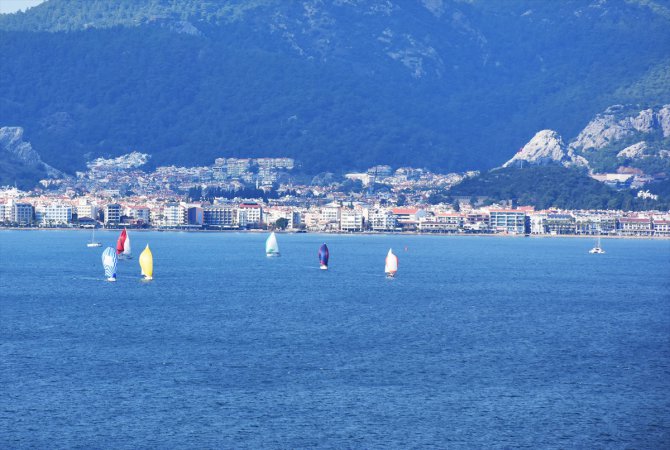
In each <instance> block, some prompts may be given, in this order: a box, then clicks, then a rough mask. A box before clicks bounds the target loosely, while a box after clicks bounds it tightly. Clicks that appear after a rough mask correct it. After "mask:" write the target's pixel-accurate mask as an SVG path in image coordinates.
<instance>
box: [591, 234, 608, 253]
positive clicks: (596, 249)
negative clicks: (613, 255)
mask: <svg viewBox="0 0 670 450" xmlns="http://www.w3.org/2000/svg"><path fill="white" fill-rule="evenodd" d="M589 253H592V254H603V253H605V250H603V248H602V247H601V246H600V236H598V243H597V244H596V246H595V247H593V248H592V249H591V250H589Z"/></svg>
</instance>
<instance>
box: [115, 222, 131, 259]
mask: <svg viewBox="0 0 670 450" xmlns="http://www.w3.org/2000/svg"><path fill="white" fill-rule="evenodd" d="M116 254H117V255H118V256H120V257H123V258H125V259H130V258H132V257H133V255H132V253H131V249H130V236H129V235H128V231H127V230H126V229H125V228H124V229H123V231H121V234H120V235H119V239H118V240H117V241H116Z"/></svg>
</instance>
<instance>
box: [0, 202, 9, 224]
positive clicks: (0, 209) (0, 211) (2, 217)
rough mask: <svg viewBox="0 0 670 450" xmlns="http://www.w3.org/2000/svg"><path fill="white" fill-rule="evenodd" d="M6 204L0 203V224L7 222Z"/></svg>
mask: <svg viewBox="0 0 670 450" xmlns="http://www.w3.org/2000/svg"><path fill="white" fill-rule="evenodd" d="M7 215H8V214H7V204H6V203H0V222H7Z"/></svg>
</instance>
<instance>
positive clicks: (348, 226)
mask: <svg viewBox="0 0 670 450" xmlns="http://www.w3.org/2000/svg"><path fill="white" fill-rule="evenodd" d="M364 226H365V218H364V215H363V211H361V210H356V209H354V210H351V209H345V210H342V211H341V212H340V230H342V231H363V227H364Z"/></svg>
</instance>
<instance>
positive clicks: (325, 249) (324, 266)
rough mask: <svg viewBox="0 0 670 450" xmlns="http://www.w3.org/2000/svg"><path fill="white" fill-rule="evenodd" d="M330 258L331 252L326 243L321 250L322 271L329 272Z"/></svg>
mask: <svg viewBox="0 0 670 450" xmlns="http://www.w3.org/2000/svg"><path fill="white" fill-rule="evenodd" d="M329 257H330V252H329V251H328V246H327V245H326V244H325V243H324V244H323V245H322V246H321V247H320V248H319V267H320V268H321V270H328V258H329Z"/></svg>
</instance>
